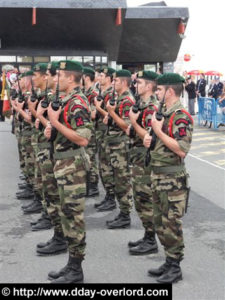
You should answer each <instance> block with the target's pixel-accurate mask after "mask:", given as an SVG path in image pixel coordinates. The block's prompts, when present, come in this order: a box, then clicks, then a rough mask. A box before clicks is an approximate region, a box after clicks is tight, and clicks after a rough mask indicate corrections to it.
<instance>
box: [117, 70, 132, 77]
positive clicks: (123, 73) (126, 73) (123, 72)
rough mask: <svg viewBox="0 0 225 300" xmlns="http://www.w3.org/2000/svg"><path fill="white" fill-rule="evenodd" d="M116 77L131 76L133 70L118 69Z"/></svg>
mask: <svg viewBox="0 0 225 300" xmlns="http://www.w3.org/2000/svg"><path fill="white" fill-rule="evenodd" d="M116 77H129V78H131V72H130V71H129V70H125V69H122V70H118V71H116Z"/></svg>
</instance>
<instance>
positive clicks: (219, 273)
mask: <svg viewBox="0 0 225 300" xmlns="http://www.w3.org/2000/svg"><path fill="white" fill-rule="evenodd" d="M10 130H11V128H10V122H9V121H6V122H4V123H3V122H0V283H48V280H47V274H48V272H49V271H50V270H59V269H60V268H61V267H63V266H64V265H65V264H66V262H67V257H68V254H60V255H57V256H47V257H40V256H37V255H36V253H35V248H36V244H37V243H38V242H45V241H47V240H48V239H49V238H51V236H52V230H46V231H39V232H32V231H31V227H30V221H33V220H36V219H37V218H38V217H39V216H40V215H38V214H37V215H24V214H23V212H22V210H21V205H22V204H25V203H27V201H19V200H17V199H16V197H15V194H16V192H17V190H18V187H17V185H18V183H19V182H20V180H19V175H20V170H19V163H18V151H17V143H16V138H15V136H13V135H12V134H11V132H10ZM212 132H214V133H215V134H212ZM199 133H200V134H199ZM195 134H196V135H194V138H193V150H191V152H190V155H188V157H187V159H186V165H187V169H188V171H189V173H190V183H191V187H192V191H191V194H190V201H189V208H188V213H187V214H186V215H185V216H184V218H183V223H184V239H185V259H184V260H183V261H182V263H181V267H182V271H183V281H180V282H178V283H177V284H174V285H173V299H174V300H190V299H192V300H195V299H196V300H212V299H214V300H223V299H225V210H224V208H225V196H224V195H225V193H224V189H225V182H224V179H225V164H224V165H223V161H225V158H224V151H221V152H219V153H218V154H217V155H218V156H217V157H216V158H215V160H214V159H213V158H212V156H213V155H212V156H211V157H210V155H208V156H204V154H202V153H203V152H209V147H210V146H209V144H210V143H211V144H212V147H213V144H214V142H215V143H217V148H216V150H217V151H218V150H219V149H220V147H223V143H224V141H225V140H224V136H225V135H224V131H223V130H220V131H218V132H216V131H213V130H212V129H207V128H200V127H196V130H195ZM199 137H209V138H210V137H215V139H216V140H215V139H209V140H208V142H207V140H198V138H199ZM204 143H205V145H203V144H204ZM200 145H203V146H202V147H200V148H194V147H198V146H200ZM213 149H214V148H212V151H211V152H213ZM221 149H222V148H221ZM216 150H215V149H214V151H216ZM100 191H101V195H100V196H99V197H96V198H87V200H86V210H85V218H86V227H87V250H86V257H85V261H84V262H83V269H84V275H85V283H155V280H154V278H151V277H148V276H147V270H148V269H149V268H150V267H158V266H159V265H160V264H162V263H163V262H164V252H163V249H162V247H161V245H160V244H159V243H158V244H159V253H157V254H154V255H147V256H130V255H129V253H128V247H127V243H128V241H129V240H136V239H139V238H141V237H142V236H143V229H142V226H141V223H140V221H139V219H138V217H137V214H136V213H135V211H134V210H133V212H132V225H131V227H130V228H129V229H123V230H122V229H120V230H108V229H107V228H106V226H105V221H106V220H109V219H113V218H114V216H115V215H117V214H118V210H114V211H113V212H110V213H108V212H105V213H103V212H101V213H100V212H96V210H95V209H94V207H93V205H94V203H95V202H98V201H100V199H101V198H103V197H104V191H103V189H102V187H101V186H100Z"/></svg>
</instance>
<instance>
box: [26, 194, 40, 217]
mask: <svg viewBox="0 0 225 300" xmlns="http://www.w3.org/2000/svg"><path fill="white" fill-rule="evenodd" d="M41 200H42V199H41V196H40V195H39V194H38V193H35V194H34V200H33V202H32V203H31V204H29V205H28V206H26V207H25V208H23V207H22V208H23V212H24V214H37V213H40V212H42V209H43V208H42V204H41Z"/></svg>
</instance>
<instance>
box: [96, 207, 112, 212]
mask: <svg viewBox="0 0 225 300" xmlns="http://www.w3.org/2000/svg"><path fill="white" fill-rule="evenodd" d="M114 209H116V207H113V208H108V209H99V208H97V212H104V211H111V210H114Z"/></svg>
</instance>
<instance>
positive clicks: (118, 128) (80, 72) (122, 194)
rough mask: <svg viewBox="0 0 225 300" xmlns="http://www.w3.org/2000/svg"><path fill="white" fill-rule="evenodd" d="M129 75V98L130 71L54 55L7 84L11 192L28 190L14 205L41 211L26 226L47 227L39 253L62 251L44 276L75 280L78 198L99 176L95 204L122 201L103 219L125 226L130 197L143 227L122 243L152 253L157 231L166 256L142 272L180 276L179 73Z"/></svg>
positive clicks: (80, 225) (92, 189) (81, 234)
mask: <svg viewBox="0 0 225 300" xmlns="http://www.w3.org/2000/svg"><path fill="white" fill-rule="evenodd" d="M96 74H97V75H98V77H97V76H96ZM96 81H97V82H98V84H99V89H97V88H96ZM136 82H137V83H136V95H135V97H134V96H133V94H132V93H131V91H130V89H129V87H130V83H131V73H130V72H129V71H128V70H124V69H123V70H118V71H115V70H114V69H113V68H110V67H105V68H103V69H102V70H100V72H98V73H96V72H95V71H94V70H93V69H92V68H89V67H83V66H82V65H81V64H80V63H79V62H76V61H59V62H51V63H50V64H43V63H40V64H37V65H35V66H34V68H33V70H32V71H28V72H25V73H23V74H21V75H20V76H19V78H18V81H17V86H15V87H14V89H12V90H11V104H12V108H13V111H14V118H13V124H14V132H15V135H16V137H17V141H18V149H19V158H20V167H21V170H22V172H23V174H24V177H25V183H24V184H19V188H20V189H21V190H22V191H21V192H19V193H17V198H18V199H30V198H31V197H33V201H32V202H31V203H30V204H28V205H26V206H23V207H22V208H23V211H24V213H25V214H29V213H37V212H42V215H41V218H40V219H38V220H37V221H36V222H33V223H32V224H31V225H32V230H34V231H35V230H42V229H48V228H51V227H52V226H53V229H54V235H53V237H52V238H51V239H50V240H49V241H47V242H42V243H39V244H38V245H37V248H36V251H37V254H38V255H54V254H57V253H60V252H65V251H67V249H68V250H69V251H68V252H69V259H68V263H67V264H66V266H65V267H63V268H62V269H61V270H60V271H58V272H53V271H52V272H50V273H49V274H48V278H49V279H50V280H51V282H52V283H75V282H83V278H84V276H83V269H82V260H83V259H84V256H85V247H86V242H85V220H84V207H85V197H92V196H96V195H98V194H99V190H98V180H99V177H100V178H101V181H102V184H103V187H104V189H105V192H106V194H105V197H104V198H103V199H102V201H101V202H100V203H96V204H95V208H96V210H97V211H100V212H101V211H110V210H114V209H115V208H116V206H117V203H118V206H119V210H120V212H119V215H118V216H115V218H114V219H113V220H108V221H107V222H106V226H107V228H108V229H123V228H127V227H129V226H130V224H131V219H130V213H131V210H132V206H133V201H134V204H135V208H136V211H137V213H138V216H139V217H140V219H141V221H142V224H143V228H144V236H143V238H141V239H139V240H137V241H135V242H129V243H128V247H129V251H130V254H132V255H145V254H151V253H156V252H158V245H157V241H156V233H157V235H158V238H159V240H160V242H161V244H162V245H163V247H164V250H165V254H166V261H165V263H164V264H163V265H162V266H160V267H159V268H158V269H150V270H149V271H148V275H150V276H157V281H158V282H160V283H168V282H177V281H179V280H181V279H182V272H181V268H180V261H181V260H182V258H183V248H184V243H183V233H182V221H181V217H182V216H183V214H184V211H185V206H187V200H188V192H189V188H188V183H187V177H188V174H187V172H186V169H185V165H184V158H185V156H186V154H187V153H188V151H189V149H190V144H191V136H192V131H193V120H192V118H191V116H190V115H189V114H188V113H187V112H186V111H184V109H183V107H182V105H181V103H180V100H179V98H180V95H181V93H182V91H183V83H184V79H183V78H182V77H181V76H179V75H178V74H173V73H167V74H164V75H160V76H158V75H157V74H156V73H155V72H151V71H140V72H138V74H137V80H136ZM156 96H157V98H158V100H159V102H158V100H157V98H156ZM159 103H160V105H159V108H158V104H159ZM160 116H161V117H160ZM153 144H154V146H153ZM149 149H151V151H149ZM149 162H150V163H149Z"/></svg>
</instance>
